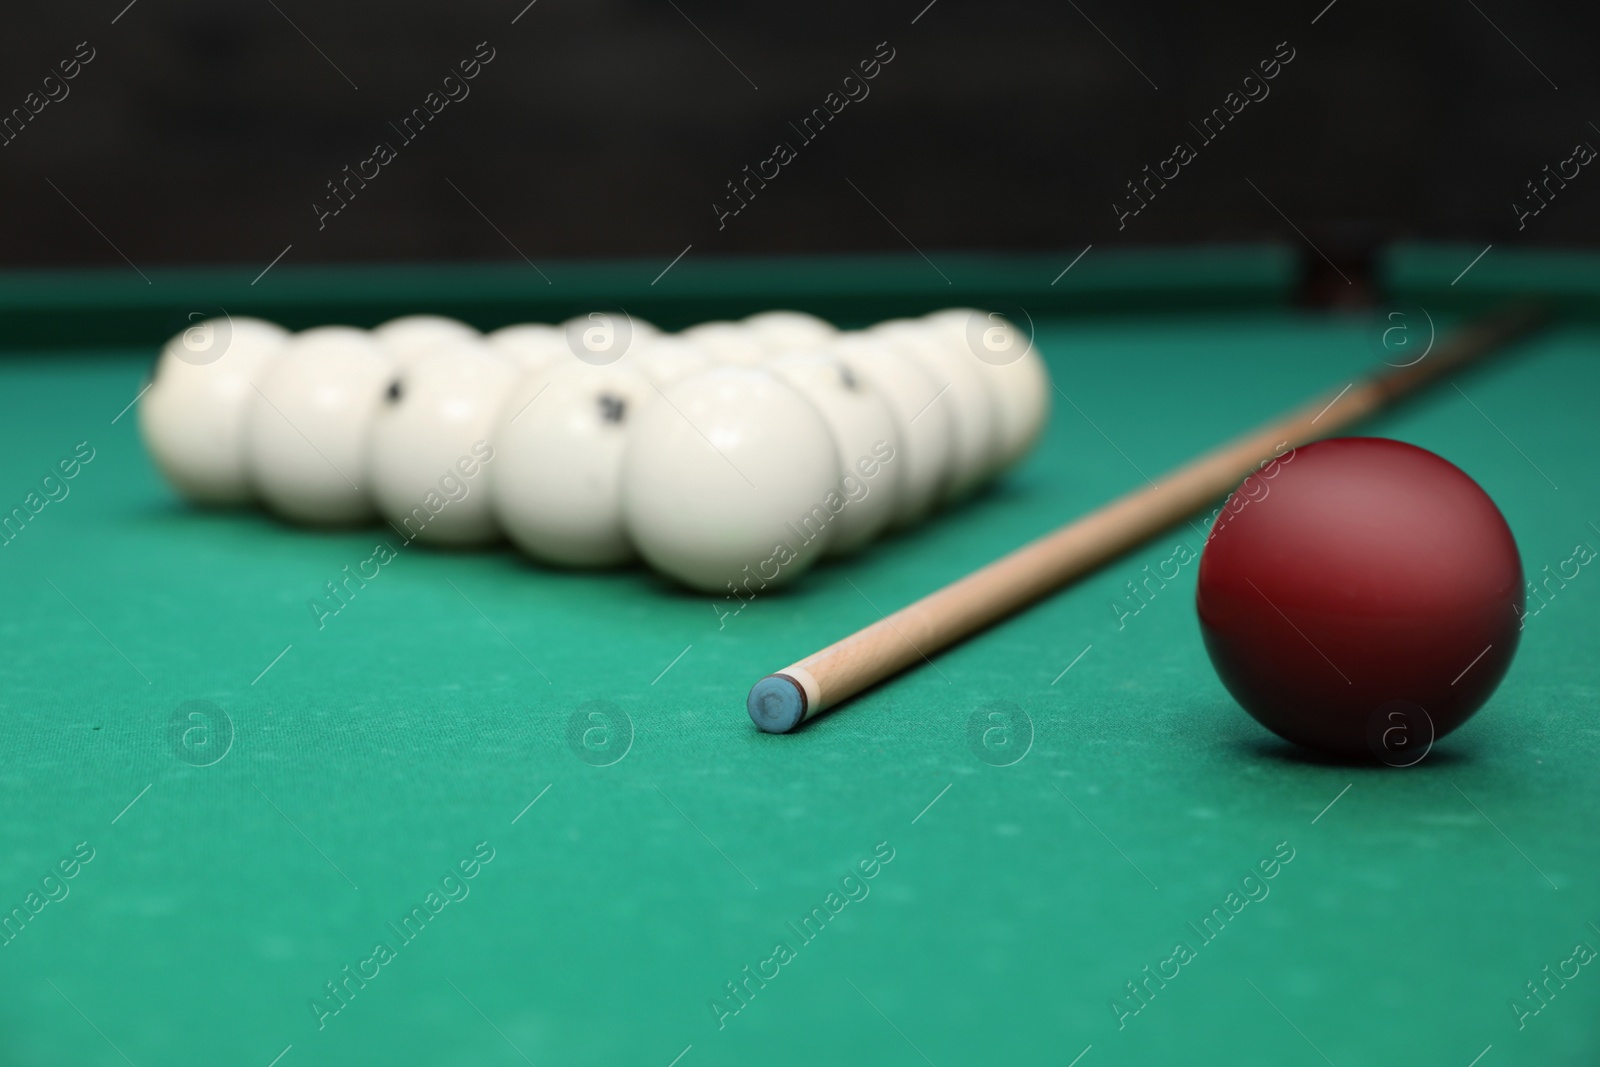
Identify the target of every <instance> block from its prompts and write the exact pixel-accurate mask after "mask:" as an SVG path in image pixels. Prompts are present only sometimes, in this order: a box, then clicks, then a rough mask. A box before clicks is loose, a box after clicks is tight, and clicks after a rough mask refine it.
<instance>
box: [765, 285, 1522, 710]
mask: <svg viewBox="0 0 1600 1067" xmlns="http://www.w3.org/2000/svg"><path fill="white" fill-rule="evenodd" d="M1543 318H1544V311H1543V310H1542V309H1541V308H1538V307H1534V306H1520V307H1513V308H1508V309H1505V310H1502V311H1499V312H1497V313H1494V314H1491V315H1487V316H1485V317H1483V318H1480V319H1478V320H1476V321H1474V322H1472V323H1469V324H1468V325H1466V326H1464V327H1462V328H1461V329H1460V330H1458V331H1457V332H1455V333H1454V334H1452V335H1451V336H1450V337H1449V338H1448V339H1446V340H1445V341H1444V342H1443V343H1441V344H1440V345H1439V346H1438V347H1437V348H1436V349H1435V350H1434V351H1433V352H1431V353H1427V354H1426V355H1425V356H1424V358H1422V359H1421V360H1419V361H1418V362H1417V363H1415V364H1414V365H1411V366H1407V367H1403V368H1399V369H1396V370H1391V371H1385V372H1382V373H1379V374H1376V375H1373V376H1372V377H1369V378H1367V379H1365V380H1363V381H1359V382H1356V383H1355V384H1353V385H1351V386H1349V387H1347V388H1346V389H1345V390H1344V391H1343V392H1341V393H1339V394H1338V395H1336V396H1333V397H1332V398H1331V399H1330V398H1329V397H1328V396H1322V397H1319V398H1318V399H1316V400H1314V401H1312V402H1311V403H1309V404H1306V405H1305V406H1304V407H1302V408H1299V409H1297V410H1295V411H1293V412H1291V413H1290V414H1288V415H1286V416H1284V417H1283V418H1281V419H1279V420H1277V421H1275V422H1272V423H1269V424H1268V425H1266V426H1263V427H1261V428H1260V429H1258V430H1256V431H1254V432H1253V433H1250V434H1248V435H1246V436H1244V437H1242V438H1240V439H1238V440H1236V441H1234V442H1232V443H1231V444H1227V445H1224V446H1222V447H1221V448H1218V449H1216V450H1215V451H1212V452H1209V453H1207V454H1205V455H1202V456H1201V457H1199V458H1198V459H1196V460H1193V461H1192V462H1190V463H1188V464H1187V465H1185V466H1182V467H1179V468H1178V469H1177V470H1175V471H1172V472H1170V473H1169V474H1168V475H1167V476H1166V477H1165V478H1164V479H1163V480H1162V481H1161V482H1160V483H1159V484H1152V485H1150V486H1147V487H1146V488H1143V489H1139V490H1135V491H1134V492H1131V493H1128V494H1127V495H1126V496H1123V497H1121V498H1119V499H1117V500H1114V501H1112V502H1111V503H1109V504H1106V505H1105V506H1103V507H1101V508H1099V509H1098V510H1096V511H1092V512H1090V513H1089V514H1087V515H1085V516H1083V517H1082V518H1080V519H1077V520H1075V521H1073V522H1070V523H1068V524H1066V525H1065V526H1063V527H1061V528H1060V529H1058V530H1056V531H1055V532H1053V533H1050V534H1047V535H1045V536H1044V537H1041V538H1039V539H1038V540H1036V541H1033V542H1031V543H1029V544H1026V545H1024V546H1022V547H1021V548H1019V549H1017V550H1016V551H1014V552H1012V553H1010V554H1009V555H1007V556H1003V557H1001V558H1000V559H998V560H996V561H995V562H993V563H991V564H989V565H988V566H986V567H983V568H981V569H980V570H977V571H974V572H973V573H971V574H969V575H967V576H966V577H965V578H961V579H959V580H958V581H955V582H953V583H951V584H950V585H947V586H945V587H944V588H943V589H940V590H938V591H937V592H934V593H930V594H929V595H927V596H925V597H923V598H922V599H921V600H918V601H917V602H915V603H914V604H911V605H909V606H907V607H904V608H901V609H900V610H899V611H896V612H895V613H894V614H892V615H889V616H886V617H885V618H883V619H882V620H881V621H879V622H875V623H873V624H872V625H870V626H868V627H866V628H865V629H863V630H860V631H858V632H856V633H854V634H851V635H850V636H849V637H846V638H844V639H843V640H840V641H837V642H835V643H833V644H831V645H829V646H828V647H827V648H824V649H823V650H822V651H820V652H817V653H814V654H813V655H810V656H807V657H806V658H805V659H802V660H800V661H799V662H797V663H795V664H792V665H791V666H788V667H785V668H784V669H783V670H781V671H778V672H777V673H776V674H775V675H769V676H768V677H767V678H766V679H763V680H762V681H761V682H758V683H757V689H756V690H752V693H751V715H752V717H753V718H755V719H756V722H757V724H758V725H760V726H761V727H762V728H763V729H767V730H772V731H774V732H784V731H786V730H788V729H792V728H793V727H794V726H797V725H799V723H800V722H803V721H805V720H806V719H809V718H812V717H814V716H816V715H818V714H820V713H822V712H824V711H826V710H828V709H829V708H832V707H834V706H835V705H837V704H839V703H841V702H843V701H845V700H848V699H849V698H850V697H852V696H855V695H856V694H857V693H860V692H861V691H862V690H864V689H867V688H869V687H871V686H873V685H876V684H877V683H879V682H881V681H883V680H884V679H886V678H889V677H891V676H893V675H895V674H898V673H899V672H900V671H902V670H905V669H906V668H907V667H910V666H913V665H914V664H916V663H919V662H923V661H928V659H929V657H931V656H933V655H934V654H936V653H938V652H940V651H942V650H943V649H945V648H948V647H949V646H950V645H953V644H955V643H956V642H958V641H960V640H962V639H963V638H966V637H969V636H971V635H972V634H974V633H976V632H978V631H979V630H981V629H983V628H984V627H986V626H989V625H991V624H992V623H994V622H997V621H998V620H1000V619H1003V618H1005V617H1006V616H1008V615H1011V614H1013V613H1015V612H1017V611H1019V610H1020V609H1022V608H1024V607H1027V606H1028V605H1029V604H1032V603H1033V602H1034V601H1036V600H1039V599H1040V598H1041V597H1044V596H1045V595H1047V594H1049V593H1051V592H1054V591H1055V590H1057V589H1059V588H1061V587H1062V586H1064V585H1066V584H1067V583H1069V582H1071V581H1073V580H1074V579H1077V578H1080V577H1082V576H1083V575H1085V574H1087V573H1089V572H1090V571H1093V570H1095V569H1096V568H1098V567H1100V566H1101V565H1103V564H1105V563H1107V562H1109V561H1110V560H1112V559H1115V558H1116V557H1117V556H1120V555H1122V554H1123V553H1125V552H1127V551H1129V550H1130V549H1132V548H1135V547H1137V546H1138V545H1140V544H1142V543H1143V542H1145V541H1147V540H1148V539H1150V538H1151V537H1154V536H1155V535H1156V534H1158V533H1160V532H1161V531H1162V530H1165V529H1167V528H1169V527H1171V526H1173V525H1175V524H1177V523H1178V522H1180V521H1182V520H1183V519H1185V518H1188V517H1189V516H1190V515H1192V514H1194V513H1196V512H1199V511H1202V510H1204V508H1205V506H1206V505H1207V504H1209V503H1210V502H1211V501H1213V500H1216V499H1217V498H1219V497H1221V496H1223V495H1225V494H1226V493H1228V492H1230V491H1231V490H1233V489H1234V488H1235V487H1236V486H1237V485H1238V484H1239V482H1241V481H1242V480H1243V479H1244V478H1245V477H1246V476H1247V475H1248V474H1249V473H1250V472H1251V471H1252V470H1254V469H1256V467H1257V466H1258V465H1260V464H1262V463H1263V462H1264V461H1266V460H1269V459H1271V458H1273V456H1274V451H1275V450H1276V449H1279V448H1282V447H1283V446H1284V445H1286V444H1287V445H1288V446H1290V447H1299V446H1300V445H1304V444H1308V443H1310V442H1311V441H1314V440H1317V439H1318V438H1321V437H1326V436H1329V435H1331V434H1334V433H1336V432H1337V431H1339V430H1341V429H1343V428H1344V427H1347V426H1349V425H1351V424H1353V423H1356V422H1358V421H1360V420H1362V419H1365V418H1367V417H1368V416H1370V415H1372V414H1374V413H1375V412H1378V411H1380V410H1382V409H1383V408H1385V407H1387V406H1388V405H1390V404H1393V403H1394V402H1396V401H1397V400H1399V399H1400V398H1402V397H1405V396H1407V395H1409V394H1411V393H1413V392H1415V391H1416V390H1418V389H1420V388H1422V387H1423V386H1425V385H1427V384H1428V383H1430V382H1432V381H1434V380H1435V379H1437V378H1439V377H1442V376H1443V375H1446V374H1449V373H1451V372H1452V371H1456V370H1460V369H1461V368H1462V367H1464V366H1466V365H1467V364H1469V363H1471V362H1473V361H1475V360H1477V359H1479V358H1481V357H1482V356H1484V355H1486V354H1488V353H1489V352H1491V351H1493V350H1494V349H1496V348H1498V347H1500V346H1502V345H1504V344H1506V343H1507V342H1509V341H1511V340H1513V339H1514V338H1516V337H1518V336H1519V335H1521V334H1523V333H1525V332H1526V331H1528V330H1531V329H1532V328H1534V327H1535V326H1537V325H1538V324H1539V322H1541V321H1542V320H1543ZM779 679H781V680H782V681H783V682H784V683H788V684H782V685H780V687H779V688H780V689H782V690H785V691H787V690H789V689H790V688H791V687H792V688H793V689H796V690H798V691H799V692H798V695H799V697H800V698H801V700H800V707H799V708H798V709H797V710H798V711H799V714H798V716H793V721H792V722H790V721H788V719H789V718H790V717H791V716H789V715H787V714H786V715H781V716H777V717H776V721H775V720H774V718H773V717H771V716H766V717H763V716H760V715H758V714H757V706H756V705H757V701H758V695H759V692H758V691H759V690H761V688H762V687H763V686H766V685H769V684H770V683H771V682H777V681H778V680H779ZM783 697H784V699H785V700H791V699H792V697H791V696H790V695H789V694H788V693H787V692H785V693H783ZM764 719H765V721H764Z"/></svg>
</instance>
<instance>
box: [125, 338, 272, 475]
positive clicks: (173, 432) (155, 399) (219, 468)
mask: <svg viewBox="0 0 1600 1067" xmlns="http://www.w3.org/2000/svg"><path fill="white" fill-rule="evenodd" d="M288 337H289V333H288V331H287V330H284V329H283V328H281V327H279V326H275V325H273V324H272V323H270V322H262V321H261V320H260V319H247V318H230V317H224V318H221V319H207V320H205V321H203V322H196V323H194V324H192V325H190V326H189V327H187V328H186V329H185V330H184V331H183V332H182V333H180V334H178V335H177V336H176V337H174V338H172V339H171V340H170V341H168V342H167V343H166V345H165V346H164V347H163V348H162V349H161V355H160V357H159V358H158V359H157V360H156V367H155V373H154V377H153V378H152V379H151V382H150V385H149V387H148V388H149V391H148V392H146V393H145V394H144V398H143V399H142V400H141V401H140V402H139V431H140V435H141V436H142V437H143V438H144V443H145V447H146V448H148V449H149V450H150V456H151V458H152V459H154V460H155V463H156V466H157V467H158V468H159V469H160V470H161V473H162V474H163V475H164V476H165V477H166V479H167V481H169V482H171V483H172V486H173V488H175V489H177V490H178V492H180V493H182V494H183V495H184V496H185V497H187V498H188V499H190V500H193V501H195V502H197V503H202V504H240V503H244V502H246V501H248V500H249V499H250V497H251V492H250V481H249V476H248V474H247V473H246V470H245V452H244V437H245V416H246V412H247V410H248V408H249V406H250V402H251V401H252V400H253V399H255V384H256V383H258V382H259V381H260V379H261V376H262V374H263V373H265V371H266V369H267V367H268V366H270V365H271V362H272V360H274V359H275V358H277V355H278V353H279V352H280V351H282V349H283V345H284V342H285V341H286V340H287V339H288Z"/></svg>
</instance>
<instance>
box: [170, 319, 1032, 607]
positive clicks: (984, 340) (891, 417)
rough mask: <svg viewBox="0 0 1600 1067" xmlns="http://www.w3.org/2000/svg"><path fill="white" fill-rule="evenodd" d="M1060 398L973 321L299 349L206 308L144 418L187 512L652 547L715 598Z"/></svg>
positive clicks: (436, 338)
mask: <svg viewBox="0 0 1600 1067" xmlns="http://www.w3.org/2000/svg"><path fill="white" fill-rule="evenodd" d="M1049 408H1050V384H1049V379H1048V377H1047V376H1046V372H1045V368H1044V363H1043V361H1042V360H1041V359H1040V358H1039V355H1038V353H1037V352H1036V351H1035V350H1034V348H1033V344H1032V339H1031V337H1028V336H1026V335H1025V334H1024V332H1023V331H1022V330H1020V329H1018V328H1017V327H1016V326H1015V325H1014V324H1013V323H1011V322H1010V321H1009V320H1006V319H1004V318H1002V317H1000V316H997V315H991V314H985V313H982V312H977V311H972V310H968V309H953V310H949V311H944V312H938V313H936V314H933V315H929V316H927V317H926V318H921V319H899V320H894V321H890V322H885V323H881V324H879V325H877V326H875V327H872V328H871V329H868V330H862V331H851V332H843V331H840V330H838V329H836V328H835V327H834V326H832V325H831V324H829V323H827V322H825V321H823V320H822V319H819V318H816V317H815V316H811V315H807V314H803V313H800V312H793V311H772V312H766V313H763V314H759V315H754V316H751V317H750V318H748V319H745V320H743V321H740V322H731V321H730V322H709V323H704V324H701V325H699V326H695V327H692V328H690V329H687V330H684V331H683V332H682V333H678V334H666V333H663V332H661V331H660V330H658V329H657V328H655V327H654V326H651V325H650V324H648V323H646V322H643V321H641V320H639V319H636V318H632V317H630V316H628V315H626V314H625V313H622V312H596V313H593V314H590V315H586V316H579V317H578V318H575V319H573V320H570V321H568V322H566V323H563V324H561V325H545V324H535V323H529V324H523V325H516V326H508V327H505V328H504V329H500V330H496V331H494V332H493V333H489V334H481V333H479V332H478V331H477V330H475V329H473V328H472V327H470V326H468V325H466V324H465V323H461V322H457V321H455V320H452V319H446V318H440V317H437V316H431V315H414V316H407V317H405V318H400V319H395V320H393V321H391V322H388V323H385V324H384V325H382V326H379V327H377V328H376V329H373V330H371V331H367V330H360V329H356V328H353V327H348V326H322V327H317V328H314V329H309V330H305V331H303V332H301V333H295V334H290V333H288V332H287V331H285V330H283V329H282V328H280V327H278V326H275V325H273V324H271V323H268V322H263V321H261V320H259V319H245V318H235V317H221V318H215V319H209V320H206V321H204V322H199V323H196V324H194V325H193V326H191V327H189V328H188V329H186V330H185V331H183V332H182V333H180V334H178V335H177V336H175V337H174V338H172V339H171V340H170V341H169V342H167V344H166V346H165V347H164V348H163V350H162V352H161V356H160V359H159V360H158V362H157V364H156V369H155V375H154V380H153V382H152V383H151V386H150V388H149V391H148V393H147V394H146V395H145V397H144V399H143V401H142V404H141V407H140V427H141V430H142V432H143V435H144V439H145V442H146V445H147V447H148V448H149V450H150V453H151V455H152V456H153V457H154V459H155V462H156V464H157V465H158V466H159V467H160V469H161V471H162V473H163V474H164V475H165V476H166V477H167V479H168V480H169V481H170V482H171V483H172V484H173V485H174V486H175V487H176V488H177V489H178V490H179V492H181V493H182V494H183V495H185V496H186V497H188V498H189V499H191V500H193V501H196V502H201V503H207V504H237V503H245V502H250V501H257V502H259V503H261V504H263V505H265V506H266V507H267V508H268V509H270V510H271V511H273V512H275V513H276V514H278V515H280V516H282V517H284V518H286V519H289V520H292V521H296V522H301V523H307V524H316V525H349V524H357V523H365V522H369V521H372V520H375V519H377V518H380V517H381V518H382V519H384V520H387V521H388V523H389V524H390V525H391V526H393V527H394V528H395V530H396V531H397V532H399V533H400V534H401V535H402V536H405V537H406V538H407V539H408V540H409V539H411V538H413V537H414V538H415V539H417V540H419V541H423V542H428V543H433V544H438V545H455V546H470V545H482V544H488V543H492V542H494V541H497V540H498V539H500V538H501V537H502V536H504V537H507V538H509V539H510V540H511V541H512V542H514V543H515V544H516V545H517V546H518V547H519V548H520V549H522V550H523V551H525V552H526V553H527V554H528V555H530V556H532V557H533V558H535V559H537V560H540V561H542V562H545V563H548V564H554V565H560V566H570V567H606V566H615V565H619V564H624V563H627V562H629V561H631V560H633V559H635V558H636V557H638V556H643V557H644V559H645V560H646V561H647V562H648V563H650V564H651V565H652V566H653V567H655V568H656V569H657V570H659V571H661V572H662V573H664V574H667V575H669V576H671V577H672V578H675V579H677V580H678V581H680V582H682V583H684V584H686V585H688V586H691V587H694V588H697V589H702V590H708V591H716V592H727V591H729V590H734V591H738V590H741V589H743V590H749V591H754V589H756V588H766V587H767V586H769V585H776V584H781V583H783V582H786V581H789V580H792V579H793V578H794V577H796V576H797V575H799V574H800V573H801V572H803V571H804V570H805V569H806V568H807V567H808V566H810V565H811V564H812V563H813V562H815V561H816V560H817V559H818V558H820V557H822V556H824V555H841V554H845V553H849V552H852V551H855V550H858V549H860V548H861V547H862V546H864V545H866V544H867V543H869V542H871V541H872V540H873V539H874V538H876V537H878V536H879V535H881V534H883V533H885V532H887V531H889V530H891V529H895V528H903V527H905V526H908V525H910V524H912V523H915V522H917V521H918V520H920V519H922V518H924V517H925V516H927V515H928V514H929V513H930V512H932V511H933V510H934V509H935V508H937V507H939V506H941V505H945V504H949V503H952V502H954V501H957V500H960V499H962V498H963V497H965V496H967V495H969V494H970V493H971V492H972V491H974V490H975V489H976V488H978V487H979V486H980V485H982V484H983V483H984V482H986V481H987V480H989V479H991V478H993V477H994V476H996V475H997V474H999V473H1000V472H1002V471H1004V470H1005V469H1006V468H1008V467H1009V466H1011V465H1012V464H1014V463H1016V462H1017V461H1018V460H1019V459H1020V458H1022V456H1023V455H1024V454H1026V453H1027V451H1028V450H1029V449H1030V448H1031V447H1032V445H1033V444H1034V442H1035V441H1036V440H1037V438H1038V436H1039V434H1040V432H1041V430H1042V428H1043V426H1044V424H1045V421H1046V419H1047V417H1048V413H1049ZM753 583H758V584H753Z"/></svg>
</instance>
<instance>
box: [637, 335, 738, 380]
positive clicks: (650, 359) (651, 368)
mask: <svg viewBox="0 0 1600 1067" xmlns="http://www.w3.org/2000/svg"><path fill="white" fill-rule="evenodd" d="M716 365H717V361H716V360H715V359H713V358H712V356H711V353H710V352H708V351H706V350H705V348H704V347H702V346H701V345H699V344H696V343H695V342H694V341H691V340H689V339H688V338H686V337H684V336H682V335H681V334H668V333H663V334H656V335H654V336H652V337H647V338H645V339H644V340H643V341H641V342H638V343H636V344H634V346H633V347H632V348H630V349H629V350H628V352H627V354H626V355H624V356H623V357H622V359H620V360H618V361H617V366H621V367H631V368H632V369H634V370H636V371H638V372H639V373H640V374H643V375H644V376H645V377H646V378H648V379H649V380H650V381H652V382H654V383H655V384H656V385H657V386H658V387H659V388H662V389H665V388H666V387H667V386H669V385H671V384H673V383H674V382H679V381H682V380H683V379H685V378H688V377H690V376H691V375H695V374H699V373H700V372H701V371H707V370H710V369H711V368H712V367H714V366H716Z"/></svg>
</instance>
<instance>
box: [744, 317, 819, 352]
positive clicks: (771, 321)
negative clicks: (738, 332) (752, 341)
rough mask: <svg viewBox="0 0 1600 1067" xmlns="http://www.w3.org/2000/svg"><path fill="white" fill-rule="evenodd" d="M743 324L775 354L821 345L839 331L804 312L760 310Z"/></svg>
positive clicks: (815, 347)
mask: <svg viewBox="0 0 1600 1067" xmlns="http://www.w3.org/2000/svg"><path fill="white" fill-rule="evenodd" d="M744 326H745V328H746V329H748V330H750V331H751V332H752V333H754V334H755V335H756V339H757V340H758V341H760V342H761V343H762V344H763V345H764V346H766V349H767V351H768V352H771V353H772V354H774V355H780V354H782V353H784V352H799V351H803V350H807V349H817V348H821V347H823V346H824V345H826V344H827V343H828V342H829V341H831V340H833V338H834V335H835V334H837V333H838V332H839V331H838V329H837V328H836V327H835V326H834V325H833V323H831V322H828V321H827V320H826V319H819V318H817V316H815V315H808V314H806V313H805V312H804V311H763V312H760V313H759V314H756V315H751V316H749V317H748V318H746V319H745V320H744Z"/></svg>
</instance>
